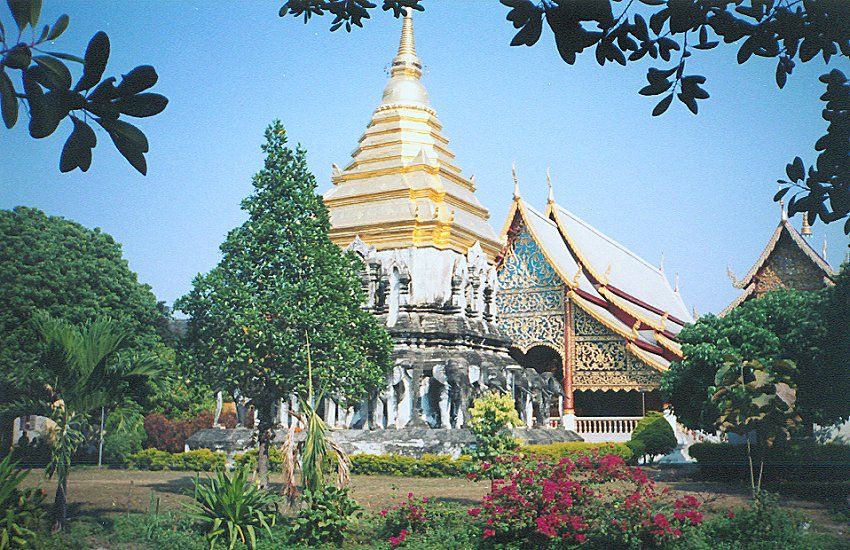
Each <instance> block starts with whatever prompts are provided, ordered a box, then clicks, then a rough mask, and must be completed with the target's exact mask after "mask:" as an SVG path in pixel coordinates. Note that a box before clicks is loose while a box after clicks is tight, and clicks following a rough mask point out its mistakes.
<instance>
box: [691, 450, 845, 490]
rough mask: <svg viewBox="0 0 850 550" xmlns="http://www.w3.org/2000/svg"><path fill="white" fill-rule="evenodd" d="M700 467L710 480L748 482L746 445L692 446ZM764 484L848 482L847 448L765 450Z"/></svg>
mask: <svg viewBox="0 0 850 550" xmlns="http://www.w3.org/2000/svg"><path fill="white" fill-rule="evenodd" d="M688 452H689V454H690V455H691V457H693V458H695V459H696V461H697V463H698V464H699V471H700V475H701V476H703V477H705V478H710V479H724V480H728V479H730V478H731V479H749V475H750V474H749V466H748V463H747V448H746V445H731V444H729V443H695V444H693V445H691V446H690V448H689V449H688ZM763 475H764V479H765V480H766V481H777V480H787V481H799V480H801V479H802V480H806V479H817V480H819V481H827V480H840V481H843V480H846V479H848V478H850V445H841V444H836V443H827V444H818V443H814V442H808V441H807V442H794V443H792V444H790V445H786V446H783V447H779V446H777V447H772V448H770V449H768V451H767V454H766V456H765V463H764V474H763Z"/></svg>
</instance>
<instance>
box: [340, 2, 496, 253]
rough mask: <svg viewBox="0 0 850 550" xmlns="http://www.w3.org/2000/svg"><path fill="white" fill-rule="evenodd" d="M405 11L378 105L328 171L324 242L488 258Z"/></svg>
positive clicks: (478, 214) (486, 231)
mask: <svg viewBox="0 0 850 550" xmlns="http://www.w3.org/2000/svg"><path fill="white" fill-rule="evenodd" d="M421 76H422V64H421V63H420V61H419V57H418V56H417V55H416V47H415V44H414V40H413V20H412V18H411V15H410V10H408V11H407V13H406V15H405V17H404V23H403V26H402V33H401V41H400V44H399V47H398V53H397V54H396V56H395V58H394V59H393V63H392V69H391V76H390V80H389V82H388V83H387V86H386V88H384V94H383V99H382V100H381V103H380V105H378V107H377V108H376V109H375V112H374V113H373V114H372V120H371V122H370V123H369V126H368V127H367V129H366V131H365V132H364V133H363V136H362V137H361V138H360V142H359V145H358V146H357V148H356V149H355V150H354V152H353V153H352V155H351V156H352V160H351V162H350V163H349V164H348V166H346V167H345V169H343V170H340V169H339V168H338V167H337V166H336V165H334V167H333V175H332V177H331V181H332V183H333V188H332V189H330V190H329V191H328V192H327V193H325V195H324V199H325V204H327V206H328V209H329V210H330V215H331V232H330V237H331V239H332V240H333V241H334V242H335V243H336V244H338V245H340V246H341V247H346V246H348V245H349V244H351V243H352V241H354V239H355V238H356V237H358V236H359V237H360V239H361V240H363V241H364V242H365V243H367V244H368V245H370V246H374V247H375V248H376V249H377V250H388V249H401V248H409V247H417V248H422V247H432V248H436V249H440V250H454V251H456V252H459V253H461V254H466V253H467V251H468V250H469V249H470V247H472V246H473V245H474V244H475V243H476V242H479V243H480V245H481V249H482V251H483V252H484V254H485V255H486V256H487V257H488V258H489V259H490V261H492V260H493V258H494V257H495V256H496V254H497V253H498V251H499V248H500V245H499V241H498V237H497V235H496V233H495V232H494V231H493V229H492V228H491V227H490V225H489V224H488V223H487V220H488V218H489V217H490V215H489V212H488V211H487V209H486V208H484V206H482V205H481V203H480V202H478V199H476V198H475V194H474V192H475V184H474V180H473V179H469V178H466V177H464V176H463V175H462V174H461V170H460V168H458V167H457V166H456V165H455V164H454V158H455V155H454V153H452V152H451V151H450V150H449V148H448V144H449V140H448V139H446V138H445V137H444V136H443V134H442V125H441V124H440V121H439V120H438V119H437V113H436V112H435V111H434V109H433V108H432V107H431V104H430V101H429V100H428V92H427V91H426V90H425V87H424V86H423V85H422V82H421Z"/></svg>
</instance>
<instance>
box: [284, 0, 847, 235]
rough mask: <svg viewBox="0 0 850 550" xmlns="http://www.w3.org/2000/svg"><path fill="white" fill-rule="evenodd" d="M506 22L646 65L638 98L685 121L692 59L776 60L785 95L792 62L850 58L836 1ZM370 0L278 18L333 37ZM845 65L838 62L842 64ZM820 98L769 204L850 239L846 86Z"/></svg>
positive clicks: (396, 6) (526, 0) (647, 1)
mask: <svg viewBox="0 0 850 550" xmlns="http://www.w3.org/2000/svg"><path fill="white" fill-rule="evenodd" d="M501 3H502V4H503V5H504V6H505V7H506V8H508V14H507V20H508V21H510V22H511V23H512V24H513V27H514V28H515V29H517V33H516V35H515V36H514V38H513V40H512V41H511V46H533V45H534V44H536V43H537V42H538V41H539V40H540V37H541V36H542V34H543V30H544V25H543V23H544V21H545V23H546V24H547V26H548V28H549V30H551V32H552V35H553V36H554V38H555V46H556V47H557V49H558V53H559V54H560V56H561V58H562V59H563V60H564V62H565V63H567V64H569V65H573V64H575V62H576V60H577V59H578V56H579V55H581V54H583V53H590V52H593V54H594V55H595V57H596V62H597V63H598V64H599V65H602V66H604V65H605V64H606V63H610V64H611V65H613V64H614V63H616V64H619V65H624V66H625V65H627V64H629V63H636V62H641V61H647V60H649V59H651V60H652V61H650V63H652V64H653V65H656V66H654V67H650V68H649V69H648V70H647V74H646V80H647V85H646V86H644V87H643V88H641V90H640V91H639V92H638V93H640V94H641V95H644V96H650V97H652V96H661V97H662V99H661V100H660V101H659V102H658V103H657V104H656V105H655V108H654V109H653V111H652V114H653V116H658V115H661V114H662V113H664V112H665V111H667V109H668V108H669V107H670V105H671V104H672V102H673V100H674V99H678V101H679V102H681V103H682V104H683V105H684V106H686V107H687V108H688V110H690V111H691V112H692V113H693V114H697V112H698V111H699V104H698V102H699V101H702V100H705V99H708V97H709V94H708V92H707V91H706V90H705V89H704V88H703V85H704V84H705V81H706V78H705V77H704V76H702V75H699V74H688V73H687V72H686V71H689V70H690V69H691V68H692V67H693V65H694V64H695V63H696V61H695V59H696V56H697V55H699V54H703V53H705V52H706V51H707V50H712V49H714V48H717V47H720V46H721V45H722V47H729V48H732V47H734V48H736V49H737V61H738V64H744V63H747V62H748V61H750V60H751V59H753V58H756V57H762V58H772V59H776V61H777V64H776V85H777V86H779V88H783V87H784V86H785V84H786V82H787V80H788V76H789V75H791V74H792V72H793V70H794V67H795V66H796V63H797V62H800V63H808V62H811V61H815V62H818V58H819V57H820V58H822V59H823V61H824V64H825V65H828V64H829V63H830V61H831V60H832V59H833V58H837V59H841V58H844V59H846V58H847V57H848V56H850V2H841V1H835V0H805V1H800V0H640V1H639V2H634V1H633V0H630V1H628V2H627V1H625V0H608V1H604V0H596V1H588V0H537V1H535V0H501ZM423 4H424V2H423V0H384V2H383V5H382V9H383V10H385V11H389V10H392V12H393V15H395V17H399V16H400V15H401V14H402V13H403V10H404V9H405V8H411V9H415V10H420V11H422V10H423V9H424V7H423ZM376 7H377V5H376V4H374V3H372V2H369V1H361V0H357V1H352V2H341V1H338V0H287V1H286V2H285V3H284V4H283V6H282V7H281V8H280V11H279V15H280V16H281V17H283V16H286V15H293V16H303V18H304V21H305V22H306V21H308V20H309V19H310V18H311V17H312V16H322V15H324V14H328V15H331V16H333V20H332V22H331V31H335V30H337V29H340V28H345V30H346V31H351V30H352V28H353V27H355V26H357V27H362V26H363V20H364V19H369V18H370V15H369V12H370V10H373V9H374V8H376ZM842 60H843V59H842ZM820 81H821V82H822V83H823V84H825V86H826V92H825V93H824V94H823V95H822V96H821V98H820V99H821V100H822V101H824V102H825V103H826V107H825V109H824V111H823V119H824V120H825V121H827V123H828V127H827V132H826V134H825V135H824V136H823V137H821V138H820V139H819V140H818V141H817V143H816V144H815V149H816V150H817V151H818V152H819V155H818V158H817V162H816V163H815V164H814V165H812V166H811V167H810V168H809V169H808V171H806V170H805V168H804V165H803V160H802V159H801V158H800V157H796V158H795V159H794V160H793V161H792V162H791V163H789V164H788V166H787V169H786V173H787V175H788V178H789V179H788V180H779V183H780V184H781V185H782V186H783V188H782V190H780V191H779V193H777V194H776V196H775V197H774V200H776V201H778V200H780V199H781V198H782V196H783V195H785V194H786V193H788V191H789V190H792V189H794V190H795V192H796V194H795V196H794V197H793V198H792V200H790V201H789V203H788V211H789V213H790V214H792V215H793V214H795V213H797V212H808V214H809V221H814V220H815V219H817V218H818V217H819V218H820V219H821V220H823V221H824V222H825V223H830V222H833V221H837V220H842V219H845V218H847V220H846V222H845V224H844V232H845V233H848V234H850V109H847V105H848V102H850V82H848V80H847V78H846V77H845V75H844V73H842V72H841V71H839V70H837V69H833V70H832V71H830V72H829V73H826V74H824V75H822V76H821V77H820Z"/></svg>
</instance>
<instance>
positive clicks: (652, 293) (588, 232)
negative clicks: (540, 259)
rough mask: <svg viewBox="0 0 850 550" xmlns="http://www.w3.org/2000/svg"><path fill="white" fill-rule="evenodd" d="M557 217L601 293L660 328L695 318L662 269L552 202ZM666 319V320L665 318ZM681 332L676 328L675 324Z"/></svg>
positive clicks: (559, 224)
mask: <svg viewBox="0 0 850 550" xmlns="http://www.w3.org/2000/svg"><path fill="white" fill-rule="evenodd" d="M547 210H548V212H547V213H548V214H549V216H550V217H551V218H552V219H553V220H554V221H555V223H556V224H557V226H558V229H560V231H561V234H562V235H563V237H564V240H565V241H566V244H567V246H568V248H569V249H570V252H571V253H572V254H573V255H574V256H575V257H576V259H577V260H578V261H579V262H580V263H581V266H582V268H583V269H585V270H586V271H587V272H588V273H589V275H590V277H591V278H592V279H593V280H594V282H596V283H597V284H600V285H601V286H600V293H602V294H604V295H605V297H606V298H607V299H608V300H609V301H611V302H612V303H614V304H616V305H617V306H618V307H620V308H621V309H624V310H627V311H629V312H631V313H632V314H634V315H635V316H637V317H638V318H640V319H642V320H643V321H644V322H646V323H647V324H649V325H651V326H653V327H654V328H657V329H659V330H668V329H669V328H670V327H667V326H665V325H671V327H675V326H678V328H681V327H682V325H684V324H685V323H690V322H693V318H692V317H691V314H690V313H689V312H688V308H687V307H685V303H684V302H683V301H682V297H681V296H680V295H679V293H678V292H677V291H676V290H674V289H673V288H671V286H670V283H669V281H667V277H666V275H665V274H664V271H663V269H661V268H659V267H655V266H654V265H652V264H650V263H649V262H647V261H646V260H644V259H643V258H641V257H639V256H638V255H637V254H635V253H634V252H632V251H631V250H629V249H628V248H626V247H625V246H623V245H621V244H620V243H618V242H617V241H615V240H614V239H612V238H611V237H608V236H607V235H605V234H604V233H602V232H601V231H599V230H597V229H596V228H594V227H593V226H591V225H590V224H588V223H587V222H585V221H583V220H582V219H580V218H579V217H578V216H576V215H575V214H573V213H572V212H570V211H569V210H567V209H565V208H563V207H562V206H559V205H558V204H557V203H554V202H552V203H550V206H549V208H548V209H547ZM662 319H663V320H662ZM673 330H675V332H678V329H677V328H673Z"/></svg>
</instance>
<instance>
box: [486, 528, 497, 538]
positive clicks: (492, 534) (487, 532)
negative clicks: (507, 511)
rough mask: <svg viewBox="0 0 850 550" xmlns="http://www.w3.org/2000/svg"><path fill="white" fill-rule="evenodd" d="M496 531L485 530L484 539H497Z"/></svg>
mask: <svg viewBox="0 0 850 550" xmlns="http://www.w3.org/2000/svg"><path fill="white" fill-rule="evenodd" d="M495 536H496V531H494V530H493V529H484V538H485V539H489V538H490V537H495Z"/></svg>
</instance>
